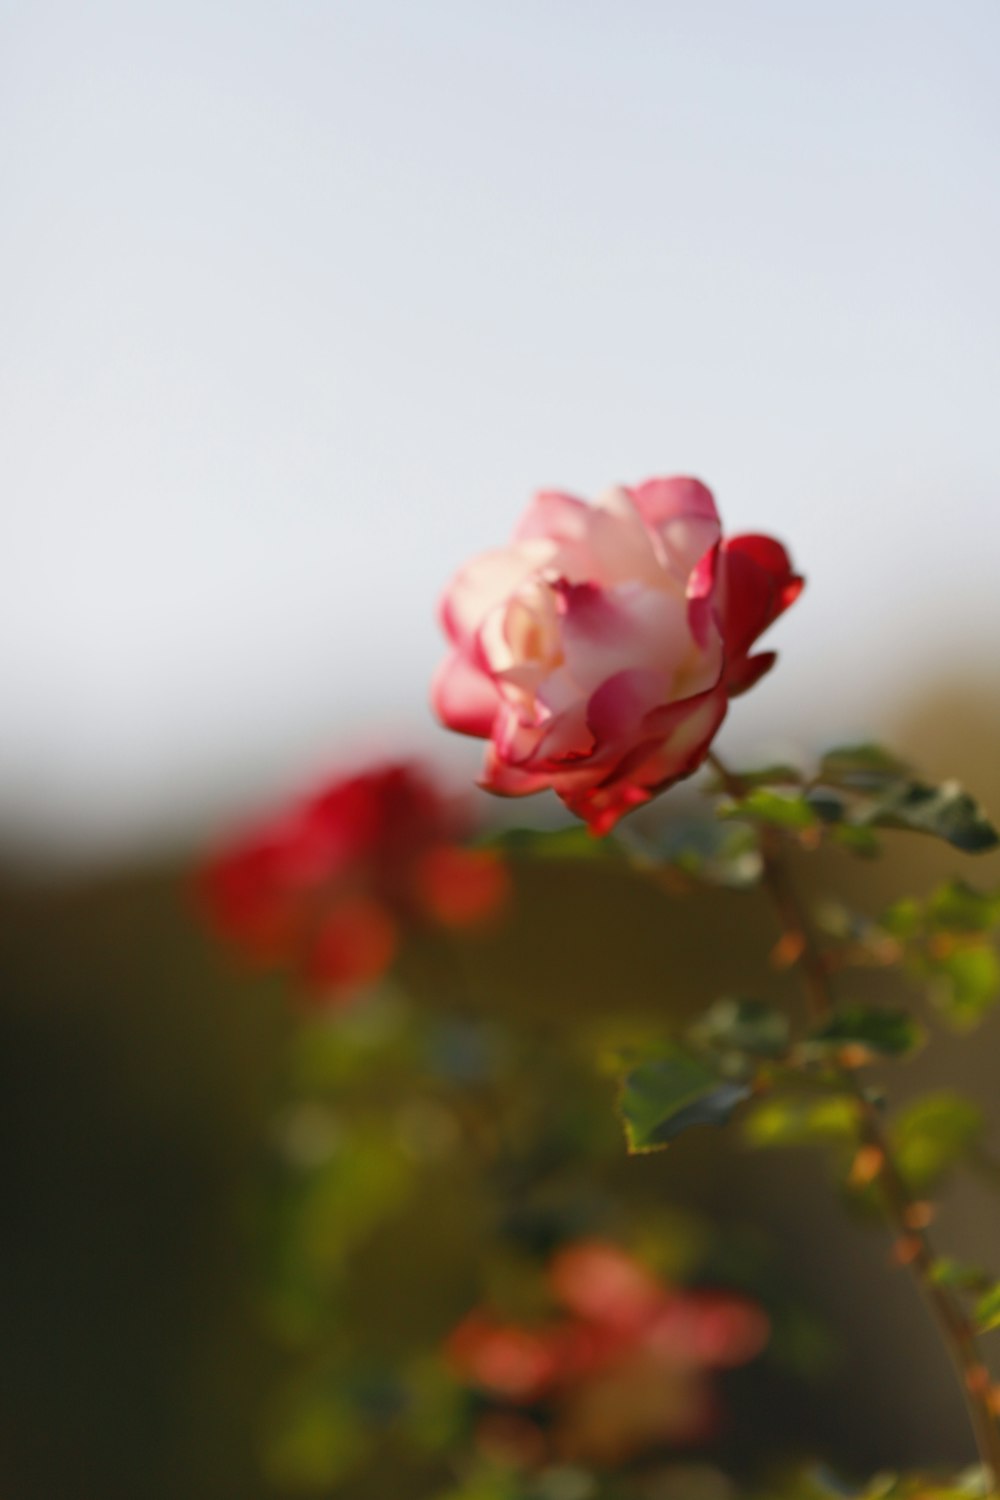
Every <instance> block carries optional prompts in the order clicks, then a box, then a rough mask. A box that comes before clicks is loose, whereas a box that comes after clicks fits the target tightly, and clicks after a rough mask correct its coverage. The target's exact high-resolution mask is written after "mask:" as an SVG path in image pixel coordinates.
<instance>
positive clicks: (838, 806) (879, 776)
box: [724, 745, 1000, 855]
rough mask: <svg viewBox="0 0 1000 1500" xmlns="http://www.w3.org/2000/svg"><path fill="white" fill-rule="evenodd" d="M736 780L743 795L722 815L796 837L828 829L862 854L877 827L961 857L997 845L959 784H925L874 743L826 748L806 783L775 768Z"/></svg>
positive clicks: (870, 850)
mask: <svg viewBox="0 0 1000 1500" xmlns="http://www.w3.org/2000/svg"><path fill="white" fill-rule="evenodd" d="M736 779H737V780H738V781H739V782H740V783H742V785H743V786H744V787H745V788H746V793H745V795H743V796H740V797H737V798H735V799H732V800H731V801H730V802H728V803H727V804H726V806H725V809H724V811H725V813H726V815H727V816H736V817H740V818H745V819H748V820H750V821H753V822H758V823H768V824H771V825H773V826H775V827H779V828H784V829H788V830H790V831H794V832H799V833H801V832H804V831H806V830H808V829H809V828H811V827H813V826H815V825H817V824H820V825H827V826H828V827H829V828H830V829H831V831H832V837H833V838H834V840H835V842H837V843H839V844H841V845H842V846H843V847H844V848H847V849H850V850H852V851H853V852H855V853H859V854H863V855H871V854H874V853H876V852H877V850H878V843H877V840H876V839H875V836H874V834H873V832H872V830H873V829H876V828H891V829H901V830H905V831H909V832H911V833H924V834H930V835H931V836H933V837H935V838H940V839H944V840H945V842H946V843H949V844H952V845H953V846H954V847H955V848H957V849H962V850H964V851H965V852H966V853H980V852H982V851H984V850H987V849H993V848H995V847H996V846H997V844H998V843H1000V836H998V834H997V831H996V829H995V828H994V826H993V824H992V823H991V822H990V820H989V818H988V817H987V816H986V814H985V812H984V811H983V809H982V807H980V805H979V803H978V802H976V800H975V799H974V798H973V797H971V796H970V795H969V793H968V792H966V791H964V790H963V789H962V787H960V786H959V784H958V783H957V782H956V781H944V782H941V783H940V784H938V785H934V784H932V783H930V782H927V781H923V780H921V779H920V778H918V777H916V776H914V775H913V773H912V771H911V770H910V768H909V767H908V766H907V765H906V764H905V763H904V762H903V761H901V760H899V759H897V757H896V756H894V755H892V754H890V753H889V752H888V751H886V750H884V749H882V747H881V746H879V745H848V746H843V747H840V748H838V749H835V750H830V751H829V752H828V753H827V754H826V755H824V756H823V757H822V759H821V761H820V763H819V766H818V768H817V770H816V772H815V774H814V775H813V776H811V777H808V778H803V776H802V775H801V773H800V772H798V771H796V770H794V768H791V767H787V766H772V767H768V768H765V769H764V770H761V771H756V772H750V773H748V774H746V775H743V774H742V773H741V774H740V775H739V776H738V777H737V778H736Z"/></svg>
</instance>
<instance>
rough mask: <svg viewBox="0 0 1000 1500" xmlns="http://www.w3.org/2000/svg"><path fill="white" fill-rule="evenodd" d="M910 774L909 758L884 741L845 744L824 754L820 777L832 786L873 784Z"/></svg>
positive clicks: (868, 785) (869, 785)
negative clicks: (883, 742) (902, 756)
mask: <svg viewBox="0 0 1000 1500" xmlns="http://www.w3.org/2000/svg"><path fill="white" fill-rule="evenodd" d="M909 774H910V767H909V766H908V765H907V764H906V762H905V761H902V760H900V759H899V757H898V756H896V755H893V754H892V753H891V751H889V750H885V749H883V747H882V746H881V745H875V744H862V745H841V746H839V747H837V748H836V749H834V750H828V751H827V753H826V754H825V755H824V756H823V759H822V760H821V761H820V765H819V775H818V777H817V780H819V781H823V782H826V783H827V784H828V785H830V786H848V787H871V786H880V785H882V784H884V783H885V782H886V781H894V780H896V779H898V778H899V777H905V776H908V775H909Z"/></svg>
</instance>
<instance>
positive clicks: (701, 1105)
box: [618, 1046, 751, 1152]
mask: <svg viewBox="0 0 1000 1500" xmlns="http://www.w3.org/2000/svg"><path fill="white" fill-rule="evenodd" d="M750 1093H751V1087H750V1085H749V1083H746V1082H741V1081H738V1080H733V1079H730V1078H726V1077H724V1076H723V1075H722V1074H721V1073H720V1072H719V1071H718V1069H717V1068H716V1067H715V1066H713V1064H712V1063H711V1062H709V1061H706V1060H705V1059H703V1058H701V1057H698V1056H696V1055H695V1054H694V1053H692V1052H688V1051H686V1050H685V1049H684V1048H682V1047H680V1046H671V1047H670V1049H669V1050H668V1051H664V1052H661V1053H660V1054H659V1055H658V1056H656V1057H650V1058H645V1059H644V1060H643V1061H642V1062H640V1063H638V1064H637V1065H636V1066H635V1067H634V1068H632V1069H631V1070H630V1071H629V1072H628V1073H626V1075H625V1077H624V1079H623V1080H622V1085H621V1093H620V1095H619V1106H618V1107H619V1110H620V1111H621V1115H622V1119H623V1120H624V1122H625V1134H626V1137H627V1139H628V1145H629V1150H630V1151H632V1152H642V1151H656V1150H658V1149H660V1148H662V1147H664V1146H666V1145H668V1144H669V1142H670V1141H672V1140H673V1139H674V1138H675V1137H676V1136H678V1135H680V1134H681V1133H682V1132H683V1131H685V1130H689V1129H691V1128H692V1127H693V1126H695V1125H724V1124H725V1123H726V1121H727V1120H728V1119H729V1117H730V1115H731V1114H732V1113H733V1110H734V1109H735V1108H736V1106H737V1105H738V1104H741V1103H742V1102H743V1101H744V1100H745V1099H748V1098H749V1097H750Z"/></svg>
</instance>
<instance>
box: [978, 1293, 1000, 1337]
mask: <svg viewBox="0 0 1000 1500" xmlns="http://www.w3.org/2000/svg"><path fill="white" fill-rule="evenodd" d="M975 1319H976V1325H977V1327H978V1329H979V1332H980V1333H989V1332H990V1331H991V1330H992V1329H994V1328H1000V1281H997V1282H994V1284H993V1285H992V1286H991V1287H990V1289H989V1291H986V1292H984V1293H983V1295H982V1296H981V1297H980V1298H979V1301H978V1302H977V1303H976V1311H975Z"/></svg>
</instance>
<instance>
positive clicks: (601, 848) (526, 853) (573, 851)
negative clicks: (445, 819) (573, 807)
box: [482, 823, 627, 863]
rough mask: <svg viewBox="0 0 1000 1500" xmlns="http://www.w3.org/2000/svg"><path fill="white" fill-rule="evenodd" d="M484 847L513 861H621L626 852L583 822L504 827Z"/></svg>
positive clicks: (618, 843) (490, 837) (613, 841)
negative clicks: (551, 826) (562, 825)
mask: <svg viewBox="0 0 1000 1500" xmlns="http://www.w3.org/2000/svg"><path fill="white" fill-rule="evenodd" d="M482 842H483V847H484V848H488V849H495V850H496V851H497V852H498V853H500V854H503V855H505V856H506V857H507V858H508V859H512V860H550V859H551V860H579V859H585V860H601V861H605V860H612V861H616V862H618V863H621V862H622V861H623V860H624V859H626V858H627V855H626V851H625V850H624V848H623V847H622V845H621V843H620V842H619V841H618V840H617V839H616V838H614V837H605V838H596V837H595V836H594V834H592V833H590V832H589V831H588V830H587V829H586V828H585V827H584V826H583V825H582V824H580V823H574V824H572V825H571V826H570V827H567V828H504V829H502V830H501V831H500V832H499V833H493V834H490V836H489V837H488V838H486V839H484V840H483V841H482Z"/></svg>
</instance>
